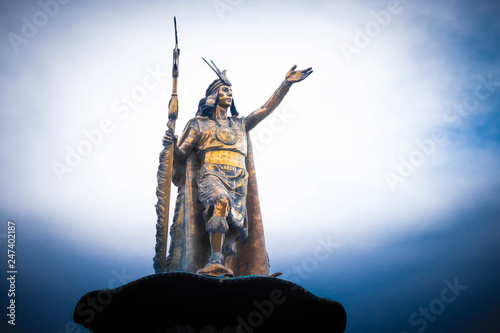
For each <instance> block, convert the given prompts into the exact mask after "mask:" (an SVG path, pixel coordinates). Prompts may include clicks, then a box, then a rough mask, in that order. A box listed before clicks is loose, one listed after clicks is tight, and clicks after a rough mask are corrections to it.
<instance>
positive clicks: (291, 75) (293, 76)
mask: <svg viewBox="0 0 500 333" xmlns="http://www.w3.org/2000/svg"><path fill="white" fill-rule="evenodd" d="M295 68H297V65H294V66H293V67H292V69H290V70H289V71H288V73H286V77H285V80H286V81H288V82H290V83H296V82H300V81H302V80H304V79H305V78H306V77H308V76H309V75H311V73H312V72H313V70H312V67H309V68H307V69H303V70H301V71H295Z"/></svg>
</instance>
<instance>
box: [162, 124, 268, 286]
mask: <svg viewBox="0 0 500 333" xmlns="http://www.w3.org/2000/svg"><path fill="white" fill-rule="evenodd" d="M189 125H190V122H188V124H187V125H186V128H185V130H184V132H183V134H182V136H181V138H180V141H181V142H182V139H183V136H184V135H186V133H187V130H186V129H187V128H188V127H189ZM245 135H246V139H247V156H246V157H245V165H246V169H247V173H248V187H247V196H246V209H247V217H246V223H245V228H247V234H248V237H247V238H245V239H242V240H239V241H237V242H236V245H237V253H236V254H235V255H233V257H232V260H231V265H230V267H229V268H231V269H232V270H233V272H234V275H235V276H245V275H269V258H268V255H267V251H266V244H265V238H264V228H263V225H262V216H261V211H260V203H259V195H258V190H257V179H256V174H255V166H254V159H253V153H252V145H251V142H250V136H249V133H248V132H246V133H245ZM201 165H202V160H201V157H200V156H198V155H197V154H196V153H195V152H194V150H193V151H191V152H190V153H189V155H188V156H187V158H186V160H185V162H184V163H182V164H180V163H177V162H175V161H174V170H173V171H174V172H173V177H172V179H173V183H174V185H175V186H177V187H178V193H177V199H176V202H175V211H174V218H173V222H172V225H171V228H170V248H169V255H168V257H167V261H166V269H167V272H176V271H183V272H192V273H196V271H197V270H198V269H200V268H202V267H204V266H205V264H206V263H207V262H208V259H209V257H210V255H211V249H210V243H209V235H208V232H207V231H206V229H205V221H204V218H203V211H204V209H205V208H204V207H203V205H202V203H201V202H200V200H199V194H198V184H197V181H196V179H197V175H198V170H199V169H200V167H201Z"/></svg>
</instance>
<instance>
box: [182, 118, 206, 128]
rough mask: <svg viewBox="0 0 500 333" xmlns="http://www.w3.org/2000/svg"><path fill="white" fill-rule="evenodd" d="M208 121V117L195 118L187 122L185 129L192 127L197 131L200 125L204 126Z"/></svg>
mask: <svg viewBox="0 0 500 333" xmlns="http://www.w3.org/2000/svg"><path fill="white" fill-rule="evenodd" d="M209 120H210V119H209V118H208V117H202V116H196V117H194V118H191V119H190V120H188V122H187V124H186V128H189V127H194V128H196V129H199V128H200V126H201V125H203V124H206V123H207V122H208V121H209Z"/></svg>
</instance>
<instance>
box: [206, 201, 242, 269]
mask: <svg viewBox="0 0 500 333" xmlns="http://www.w3.org/2000/svg"><path fill="white" fill-rule="evenodd" d="M228 214H229V200H228V199H227V198H221V199H219V200H217V202H216V204H215V205H214V213H213V215H212V217H211V218H210V219H209V220H208V222H207V224H206V228H207V232H208V234H209V240H210V250H211V255H210V259H209V261H208V264H207V265H206V266H205V267H204V268H201V269H200V270H198V272H197V273H198V274H203V275H210V276H219V275H227V276H233V275H234V274H233V272H232V271H231V270H230V269H229V268H227V266H226V267H224V266H223V265H224V256H223V254H222V249H223V245H224V238H225V234H226V233H227V232H228V230H229V226H228V224H227V220H226V218H227V216H228Z"/></svg>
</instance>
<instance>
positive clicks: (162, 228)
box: [153, 17, 181, 273]
mask: <svg viewBox="0 0 500 333" xmlns="http://www.w3.org/2000/svg"><path fill="white" fill-rule="evenodd" d="M174 28H175V47H174V51H173V53H174V60H173V68H172V96H171V97H170V103H169V104H168V122H167V127H168V129H167V133H168V132H169V131H170V134H171V135H172V137H173V136H174V132H175V121H176V120H177V115H178V111H179V105H178V101H177V77H178V76H179V53H180V51H181V50H180V49H179V47H178V45H177V21H176V19H175V17H174ZM167 133H165V135H167ZM173 162H174V143H168V142H166V140H163V150H162V152H161V154H160V165H159V167H158V174H157V178H158V185H157V187H156V196H157V197H158V202H157V204H156V214H157V216H158V219H157V221H156V247H155V257H154V258H153V267H154V269H155V272H156V273H160V272H165V270H166V267H165V265H166V258H167V238H168V222H169V217H168V216H169V210H170V188H171V184H172V169H173Z"/></svg>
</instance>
